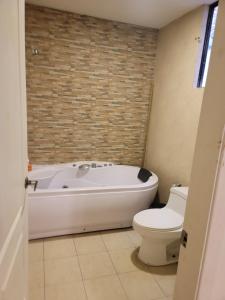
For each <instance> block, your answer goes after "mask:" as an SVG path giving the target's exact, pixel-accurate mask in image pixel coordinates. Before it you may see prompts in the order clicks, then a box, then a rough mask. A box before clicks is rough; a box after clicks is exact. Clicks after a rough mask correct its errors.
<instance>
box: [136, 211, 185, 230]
mask: <svg viewBox="0 0 225 300" xmlns="http://www.w3.org/2000/svg"><path fill="white" fill-rule="evenodd" d="M183 220H184V217H183V216H182V215H179V214H178V213H176V212H175V211H174V210H172V209H170V208H161V209H155V208H154V209H146V210H143V211H141V212H139V213H137V214H136V215H135V216H134V222H135V223H136V224H137V225H139V226H143V227H146V228H149V229H150V230H176V229H179V228H181V227H182V226H183Z"/></svg>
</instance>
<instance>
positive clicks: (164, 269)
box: [149, 264, 178, 279]
mask: <svg viewBox="0 0 225 300" xmlns="http://www.w3.org/2000/svg"><path fill="white" fill-rule="evenodd" d="M177 266H178V264H171V265H167V266H160V267H152V266H149V270H150V272H151V273H152V275H153V276H154V278H155V279H161V278H171V277H174V278H175V277H176V275H177Z"/></svg>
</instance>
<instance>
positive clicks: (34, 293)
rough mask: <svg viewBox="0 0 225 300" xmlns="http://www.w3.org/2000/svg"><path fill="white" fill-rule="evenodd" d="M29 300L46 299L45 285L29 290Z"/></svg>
mask: <svg viewBox="0 0 225 300" xmlns="http://www.w3.org/2000/svg"><path fill="white" fill-rule="evenodd" d="M28 296H29V298H28V299H29V300H45V299H44V287H42V288H33V289H30V290H29V295H28Z"/></svg>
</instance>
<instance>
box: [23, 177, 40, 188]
mask: <svg viewBox="0 0 225 300" xmlns="http://www.w3.org/2000/svg"><path fill="white" fill-rule="evenodd" d="M29 185H30V186H33V187H34V191H36V188H37V185H38V180H30V179H29V178H28V177H26V178H25V184H24V186H25V189H27V187H28V186H29Z"/></svg>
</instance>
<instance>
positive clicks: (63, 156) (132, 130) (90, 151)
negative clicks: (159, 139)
mask: <svg viewBox="0 0 225 300" xmlns="http://www.w3.org/2000/svg"><path fill="white" fill-rule="evenodd" d="M157 34H158V32H157V30H154V29H145V28H141V27H137V26H132V25H127V24H123V23H117V22H110V21H106V20H100V19H96V18H93V17H87V16H81V15H77V14H73V13H68V12H62V11H57V10H53V9H47V8H42V7H38V6H30V5H28V6H26V58H27V95H28V146H29V158H30V161H31V162H33V163H58V162H67V161H72V160H74V161H76V160H94V159H96V160H108V161H115V162H120V163H124V164H133V165H141V164H142V163H143V157H144V151H145V142H146V132H147V124H148V118H149V110H150V106H151V99H152V92H153V79H154V67H155V60H156V43H157ZM33 48H37V49H38V51H39V55H33V53H32V49H33Z"/></svg>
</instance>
